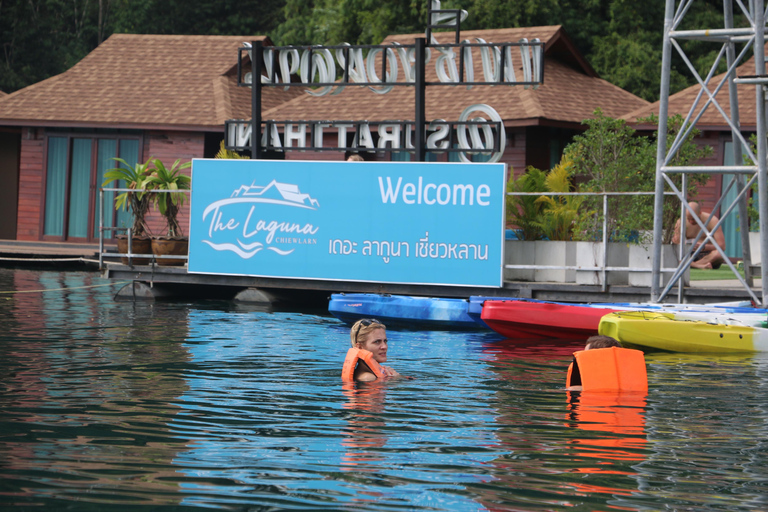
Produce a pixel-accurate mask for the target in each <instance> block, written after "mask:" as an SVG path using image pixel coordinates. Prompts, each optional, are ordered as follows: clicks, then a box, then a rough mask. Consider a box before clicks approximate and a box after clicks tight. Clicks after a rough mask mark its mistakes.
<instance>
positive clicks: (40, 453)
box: [0, 270, 768, 511]
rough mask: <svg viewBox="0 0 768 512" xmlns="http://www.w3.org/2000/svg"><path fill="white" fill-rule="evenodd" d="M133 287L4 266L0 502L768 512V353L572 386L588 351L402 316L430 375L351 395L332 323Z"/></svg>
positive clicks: (681, 360)
mask: <svg viewBox="0 0 768 512" xmlns="http://www.w3.org/2000/svg"><path fill="white" fill-rule="evenodd" d="M105 284H106V286H104V285H105ZM118 286H119V285H117V286H116V285H113V284H111V283H109V282H105V280H102V279H100V278H99V277H98V276H97V275H95V274H90V273H77V272H74V273H60V272H33V271H18V270H14V271H9V270H0V291H3V292H6V291H11V292H13V293H8V294H0V409H2V411H3V414H2V415H0V479H1V481H2V485H0V508H2V510H14V509H17V510H26V509H30V508H33V507H35V508H42V509H51V510H57V509H64V508H69V509H75V510H83V509H94V510H101V509H104V508H106V507H110V506H112V507H115V506H121V505H122V506H124V507H125V508H130V509H132V510H133V509H136V510H139V509H142V508H148V509H152V510H153V511H157V510H177V509H178V508H179V507H184V506H188V507H207V508H217V509H222V508H224V509H231V510H261V509H269V508H271V509H305V510H310V509H311V510H316V509H333V510H338V509H349V510H355V511H357V510H385V509H386V510H408V511H411V510H462V511H464V510H470V511H471V510H542V509H543V510H560V509H564V508H574V509H578V510H616V509H620V510H621V509H630V510H640V509H642V510H659V509H678V510H724V511H725V510H729V511H730V510H747V509H756V510H765V509H768V503H766V498H765V497H766V496H768V493H767V492H766V488H765V482H766V474H768V463H766V462H765V460H766V455H767V454H766V446H767V445H766V444H765V443H764V441H763V439H765V438H766V437H768V407H766V401H765V393H766V390H767V388H768V371H766V370H768V356H763V355H754V356H753V355H739V356H736V355H731V356H723V357H718V356H713V355H709V356H683V355H675V354H649V355H648V356H647V357H646V360H647V363H648V379H649V393H648V395H647V396H645V397H636V396H626V395H603V394H601V395H593V394H587V393H580V394H573V393H571V394H569V393H568V392H566V391H565V389H564V384H565V374H566V369H567V367H568V363H569V362H570V360H571V357H572V353H573V352H574V351H575V350H579V349H581V348H582V347H583V344H581V343H578V344H572V345H571V344H566V345H563V344H561V342H558V341H553V342H541V341H536V342H531V343H520V342H518V341H516V342H509V341H505V340H498V339H497V338H496V336H495V335H493V334H492V333H491V334H484V333H482V332H473V333H466V332H462V333H455V332H431V331H407V330H394V329H393V330H388V338H389V340H390V347H389V352H390V353H389V356H390V358H391V363H392V365H393V366H394V367H395V368H397V369H398V371H400V372H401V373H403V374H406V375H411V376H414V377H415V379H414V380H402V381H391V382H386V383H378V384H375V385H352V386H347V387H345V386H343V385H342V382H341V379H340V371H341V365H342V362H343V359H344V355H345V353H346V349H347V347H348V346H349V335H348V327H347V326H344V325H343V324H341V323H340V322H338V321H336V320H335V319H333V318H330V317H329V316H327V315H323V314H317V312H310V311H278V310H264V309H263V308H254V307H247V306H243V305H233V304H230V303H226V302H214V301H203V302H194V303H184V302H166V303H163V302H158V303H154V304H141V303H137V304H132V303H123V302H121V303H115V302H114V301H113V300H112V295H113V294H114V292H115V291H116V289H117V288H118ZM41 290H47V291H41ZM17 292H25V293H17ZM26 292H29V293H26Z"/></svg>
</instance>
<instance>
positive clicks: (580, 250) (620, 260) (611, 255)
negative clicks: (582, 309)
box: [569, 242, 629, 284]
mask: <svg viewBox="0 0 768 512" xmlns="http://www.w3.org/2000/svg"><path fill="white" fill-rule="evenodd" d="M569 243H571V244H574V245H575V246H576V266H579V267H601V266H602V265H603V251H604V247H607V248H608V259H607V260H606V266H607V267H627V266H628V264H629V245H628V244H626V243H619V242H610V243H608V244H606V245H603V244H602V243H600V242H569ZM628 274H629V273H628V272H621V271H618V270H614V271H607V272H606V279H607V281H608V283H607V284H627V283H628V282H629V275H628ZM576 283H577V284H603V273H602V271H600V270H597V271H594V270H577V271H576Z"/></svg>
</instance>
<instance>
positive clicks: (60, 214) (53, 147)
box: [43, 135, 140, 242]
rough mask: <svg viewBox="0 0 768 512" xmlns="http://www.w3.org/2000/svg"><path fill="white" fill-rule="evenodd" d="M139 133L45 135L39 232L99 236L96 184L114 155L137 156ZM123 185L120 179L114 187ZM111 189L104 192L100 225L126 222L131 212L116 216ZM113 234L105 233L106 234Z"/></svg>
mask: <svg viewBox="0 0 768 512" xmlns="http://www.w3.org/2000/svg"><path fill="white" fill-rule="evenodd" d="M139 146H140V140H139V138H138V137H122V136H115V137H106V136H105V137H80V136H75V135H66V136H58V135H52V136H49V137H48V151H47V166H46V180H45V205H44V208H43V210H44V214H43V236H44V237H45V238H48V239H59V240H71V241H86V242H90V241H94V240H98V238H99V194H98V192H99V188H100V187H101V184H102V183H103V182H104V173H105V172H106V170H107V169H110V168H112V167H117V166H118V162H115V161H114V160H112V158H114V157H120V158H123V159H124V160H125V161H126V162H128V163H130V164H131V165H135V164H136V163H137V162H138V160H139V149H140V148H139ZM120 187H124V184H122V183H120V184H118V185H116V186H114V185H113V188H120ZM115 195H116V194H115V193H114V192H105V193H104V213H103V214H104V217H103V222H104V226H109V227H113V226H120V227H127V226H129V225H130V220H131V219H130V213H129V212H126V211H122V210H121V211H120V212H118V213H117V215H115V209H114V198H115ZM113 236H114V233H110V232H106V233H105V237H106V238H113Z"/></svg>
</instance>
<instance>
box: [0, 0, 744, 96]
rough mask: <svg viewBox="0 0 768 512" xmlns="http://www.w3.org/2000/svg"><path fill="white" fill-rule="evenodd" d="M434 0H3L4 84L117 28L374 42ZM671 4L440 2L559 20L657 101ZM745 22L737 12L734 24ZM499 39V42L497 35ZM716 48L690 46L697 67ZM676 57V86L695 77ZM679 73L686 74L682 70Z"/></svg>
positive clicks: (625, 84) (501, 15) (708, 1)
mask: <svg viewBox="0 0 768 512" xmlns="http://www.w3.org/2000/svg"><path fill="white" fill-rule="evenodd" d="M427 5H428V0H386V1H382V0H314V1H312V0H0V90H2V91H4V92H13V91H16V90H18V89H21V88H23V87H26V86H28V85H30V84H33V83H36V82H39V81H41V80H43V79H45V78H48V77H50V76H53V75H56V74H59V73H62V72H64V71H66V70H67V69H68V68H69V67H71V66H72V65H74V64H76V63H77V62H78V61H79V60H80V59H82V58H83V57H84V56H85V55H87V54H88V53H89V52H90V51H91V50H93V49H94V48H96V46H98V45H99V44H100V43H101V42H102V41H103V40H104V39H106V38H108V37H109V36H110V35H111V34H113V33H115V32H118V33H136V34H231V35H256V34H263V35H267V36H269V37H270V38H271V39H272V41H273V42H275V43H276V44H279V45H287V44H309V43H312V44H337V43H342V42H348V43H351V44H356V43H357V44H376V43H379V42H381V40H382V39H383V38H384V37H386V36H387V35H388V34H397V33H423V32H424V27H425V24H426V17H427ZM664 5H665V0H443V3H442V6H443V8H461V9H464V10H466V11H468V12H469V17H468V18H467V20H466V21H465V22H464V23H463V25H462V28H466V29H487V28H502V27H524V26H536V25H563V26H564V27H565V30H566V31H567V32H568V34H569V35H570V37H571V38H572V39H573V41H574V43H575V44H576V46H577V47H578V49H579V50H580V51H581V52H582V53H583V55H584V56H585V57H586V58H587V60H588V61H589V62H590V64H591V65H592V66H593V67H594V68H595V70H596V71H597V72H598V73H599V75H600V76H601V77H602V78H604V79H606V80H608V81H609V82H611V83H613V84H615V85H617V86H619V87H621V88H623V89H626V90H628V91H630V92H632V93H634V94H636V95H638V96H640V97H643V98H645V99H648V100H651V101H653V100H656V99H658V94H659V82H660V69H661V43H662V29H663V25H664ZM722 19H723V14H722V1H720V0H704V1H697V2H694V6H693V7H692V9H691V11H690V13H689V14H688V16H687V18H686V25H687V27H685V26H684V27H682V28H722V27H723V21H722ZM739 21H740V19H739V17H737V23H738V22H739ZM492 42H493V41H492ZM718 50H719V48H718V47H717V46H716V45H707V44H705V43H694V44H692V46H691V47H689V48H686V51H688V52H689V56H691V58H692V60H693V62H694V64H695V65H696V66H697V68H698V69H699V70H700V73H704V74H706V69H708V66H709V64H710V63H711V62H713V61H714V58H715V55H716V53H717V51H718ZM683 66H684V64H683V62H682V60H680V59H678V60H677V61H675V71H673V73H672V92H676V91H678V90H680V89H683V88H685V87H687V86H689V85H691V84H692V83H693V79H692V78H691V77H690V74H689V73H688V72H687V71H684V70H683ZM677 70H680V72H678V71H677Z"/></svg>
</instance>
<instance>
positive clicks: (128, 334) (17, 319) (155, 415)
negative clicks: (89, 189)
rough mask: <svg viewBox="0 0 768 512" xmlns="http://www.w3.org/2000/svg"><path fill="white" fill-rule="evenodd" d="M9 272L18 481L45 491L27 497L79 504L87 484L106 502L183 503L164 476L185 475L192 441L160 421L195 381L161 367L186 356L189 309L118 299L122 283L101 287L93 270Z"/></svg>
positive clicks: (9, 404) (6, 477)
mask: <svg viewBox="0 0 768 512" xmlns="http://www.w3.org/2000/svg"><path fill="white" fill-rule="evenodd" d="M0 275H2V279H0V286H2V289H4V290H8V289H11V290H13V291H15V292H16V293H13V294H12V296H11V297H7V298H6V300H5V301H4V303H3V305H2V307H3V310H4V311H3V312H2V313H3V315H2V318H3V320H2V322H1V324H0V328H2V332H3V335H2V344H0V354H2V359H3V360H4V363H3V367H4V368H5V370H6V371H3V372H0V375H1V377H0V380H1V382H2V387H3V391H2V393H1V394H0V408H2V410H3V413H4V414H3V416H4V417H5V419H4V420H0V424H1V425H2V429H1V430H0V431H1V432H2V439H3V442H2V454H3V457H2V459H3V460H4V463H3V465H2V470H1V471H2V475H0V478H2V480H3V481H4V483H5V486H6V488H16V489H24V488H28V489H34V494H33V495H31V496H30V495H27V496H25V495H24V494H22V496H21V497H19V498H18V500H20V501H21V502H22V503H24V502H25V499H27V500H28V499H31V500H32V502H35V501H38V500H40V499H44V498H45V497H55V498H56V499H57V500H65V501H69V500H71V501H73V502H74V501H75V500H80V499H81V492H82V489H83V488H84V487H85V486H87V487H88V489H89V490H90V492H89V500H90V501H92V502H95V503H98V502H113V501H114V500H115V497H116V496H119V497H120V498H119V499H120V500H125V501H126V502H130V501H131V500H139V501H140V502H143V503H153V504H163V505H169V504H170V505H172V504H176V503H178V502H179V498H178V496H177V495H176V494H175V492H173V491H174V489H169V488H168V485H167V484H166V483H165V482H164V480H165V479H167V478H169V476H171V475H176V474H177V470H176V468H174V467H173V465H172V460H173V458H174V457H175V455H176V452H177V449H178V447H179V444H182V442H181V441H180V440H178V439H175V438H174V436H173V435H171V434H170V432H169V431H168V429H167V428H164V427H163V424H162V423H158V419H161V418H169V417H171V416H173V415H174V414H176V412H177V411H178V407H176V406H175V405H173V402H174V400H175V398H176V397H178V396H179V394H181V393H183V392H184V390H185V389H186V384H185V381H184V379H183V378H181V377H180V376H179V375H173V374H169V373H168V372H167V371H165V370H162V371H159V369H161V368H164V367H165V365H166V364H167V363H173V364H178V363H179V362H181V361H183V359H184V352H183V350H182V349H181V348H180V344H179V343H178V342H177V341H175V340H174V339H173V338H169V336H170V335H172V334H173V333H172V331H173V326H184V325H185V323H186V320H185V317H186V311H185V310H184V309H172V310H164V311H162V312H161V311H159V310H158V309H157V308H154V307H133V306H130V307H128V308H126V307H119V308H116V307H115V306H114V303H113V302H112V301H111V294H110V293H109V292H113V289H114V288H115V287H114V286H112V285H110V286H108V287H106V290H100V288H102V287H103V286H104V284H105V283H104V281H103V280H101V279H98V277H97V276H96V275H94V274H91V273H78V272H70V273H59V272H33V271H23V270H19V271H15V272H13V273H11V274H10V275H9V274H8V273H7V272H4V273H3V274H0ZM9 278H10V279H12V285H11V286H8V281H9V280H10V279H9ZM105 292H106V293H105ZM169 325H170V326H171V327H170V328H169ZM169 331H170V332H169ZM178 334H180V335H181V337H182V338H183V336H184V335H185V334H186V330H185V329H183V332H180V333H178ZM177 339H178V338H177ZM8 370H10V371H8ZM12 482H13V483H12ZM148 490H149V491H150V492H149V493H148ZM169 491H170V493H169Z"/></svg>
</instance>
